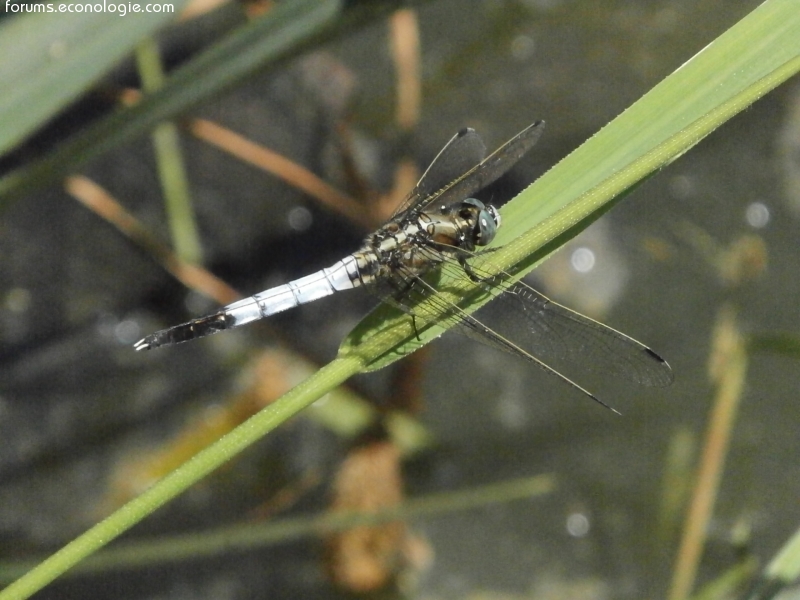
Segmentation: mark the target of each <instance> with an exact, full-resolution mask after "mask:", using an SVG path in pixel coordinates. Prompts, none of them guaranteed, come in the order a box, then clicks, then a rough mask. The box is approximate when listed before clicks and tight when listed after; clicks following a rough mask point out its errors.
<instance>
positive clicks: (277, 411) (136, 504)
mask: <svg viewBox="0 0 800 600" xmlns="http://www.w3.org/2000/svg"><path fill="white" fill-rule="evenodd" d="M360 366H361V365H360V364H359V363H358V361H357V359H355V358H350V359H341V358H340V359H337V360H335V361H333V362H331V363H330V364H328V365H327V366H325V367H323V368H322V369H320V370H319V371H317V373H316V374H315V376H314V377H313V378H311V379H309V380H308V381H306V382H304V383H301V384H300V385H298V386H297V387H295V388H294V389H293V390H291V391H290V392H289V393H288V394H286V395H284V396H283V397H282V398H281V399H280V400H278V401H277V402H274V403H273V404H271V405H270V406H268V407H266V408H265V409H263V410H262V411H261V412H259V413H257V414H256V415H254V416H252V417H251V418H250V419H248V420H247V421H245V422H244V423H243V424H241V425H239V426H238V427H237V428H236V429H234V430H233V431H232V432H231V433H229V434H227V435H225V436H223V437H221V438H220V439H219V440H218V441H217V442H215V443H214V444H212V445H211V446H209V447H208V448H206V449H204V450H202V451H201V452H199V453H197V454H196V455H195V456H194V457H192V458H191V459H190V460H188V461H187V462H186V463H184V464H183V465H181V466H180V467H178V468H177V469H175V470H174V471H172V472H171V473H170V474H169V475H167V476H166V477H164V478H163V479H161V480H159V481H158V482H157V483H156V484H155V485H153V487H151V488H149V489H148V490H147V491H145V492H144V493H142V494H141V495H140V496H137V497H136V498H134V499H133V500H131V501H130V502H128V503H127V504H125V505H124V506H123V507H122V508H120V509H119V510H117V511H115V512H114V513H113V514H112V515H110V516H109V517H107V518H106V519H104V520H103V521H101V522H100V523H98V524H97V525H95V526H94V527H92V528H91V529H89V530H88V531H87V532H85V533H83V534H82V535H80V536H78V537H77V538H75V539H74V540H73V541H71V542H70V543H69V544H67V545H66V546H64V547H63V548H61V550H59V551H58V552H56V553H55V554H53V555H51V556H50V557H49V558H47V559H46V560H44V561H43V562H41V563H39V564H38V565H37V566H36V567H35V568H34V569H32V570H31V571H29V572H28V573H26V574H25V575H23V576H22V577H20V578H19V579H17V580H16V581H15V582H14V583H12V584H11V585H9V586H8V587H7V588H5V589H3V590H2V591H0V599H1V600H10V599H12V598H13V599H20V598H28V597H29V596H30V595H31V594H33V593H35V592H37V591H38V590H40V589H42V588H43V587H44V586H46V585H47V584H48V583H50V582H51V581H53V579H55V578H56V577H58V576H59V575H61V574H62V573H63V572H64V571H66V570H67V569H69V568H71V567H73V566H74V565H75V564H77V563H78V562H80V561H81V560H83V559H84V558H86V557H87V556H89V555H90V554H92V553H94V552H95V551H96V550H98V549H99V548H102V547H103V546H105V545H106V544H107V543H108V542H110V541H111V540H113V539H114V538H116V537H117V536H119V535H120V534H121V533H123V532H124V531H126V530H128V529H129V528H130V527H132V526H133V525H135V524H136V523H138V522H139V521H141V520H142V519H144V518H145V517H146V516H147V515H149V514H150V513H151V512H153V511H155V510H156V509H157V508H158V507H159V506H161V505H162V504H164V503H166V502H168V501H169V500H171V499H172V498H174V497H175V496H177V495H178V494H180V493H181V492H183V491H185V490H186V489H187V488H188V487H189V486H191V485H192V484H194V483H196V482H197V481H198V480H200V479H202V478H203V477H204V476H205V475H207V474H208V473H210V472H211V471H213V470H214V469H216V468H217V467H219V466H220V465H222V464H224V463H225V462H227V461H228V460H229V459H230V458H231V457H233V456H235V455H237V454H239V453H240V452H242V451H243V450H244V449H245V448H247V447H248V446H250V445H251V444H253V443H254V442H256V441H258V440H259V439H261V438H262V437H263V436H265V435H266V434H267V433H269V432H270V431H272V430H273V429H275V428H276V427H277V426H278V425H280V424H281V423H283V422H285V421H286V420H287V419H289V418H290V417H292V416H294V415H295V414H296V413H297V412H299V411H300V410H302V409H303V408H305V407H307V406H309V405H310V404H312V403H313V402H314V401H315V400H317V399H318V398H319V397H320V396H321V395H322V394H324V393H326V392H328V391H330V390H331V389H333V388H334V387H336V386H338V385H340V384H341V383H343V382H344V381H345V380H346V379H348V378H349V377H350V376H352V375H353V374H354V373H356V372H358V371H359V369H360ZM321 390H322V391H321Z"/></svg>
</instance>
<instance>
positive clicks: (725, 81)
mask: <svg viewBox="0 0 800 600" xmlns="http://www.w3.org/2000/svg"><path fill="white" fill-rule="evenodd" d="M799 71H800V10H798V2H797V0H767V2H764V4H762V5H761V6H760V7H759V8H757V9H756V10H755V11H753V12H752V13H750V14H749V15H747V17H745V18H744V19H742V20H741V21H740V22H739V23H737V24H736V25H734V26H733V27H732V28H731V29H729V30H728V31H727V32H725V33H724V34H723V35H721V36H720V37H719V38H717V39H716V40H714V41H713V42H712V43H711V44H709V45H708V46H706V47H705V48H704V49H703V50H702V51H700V52H699V53H698V54H697V55H696V56H694V57H693V58H692V59H691V60H689V61H688V62H686V63H685V64H684V65H682V66H681V67H680V68H679V69H678V70H677V71H675V72H674V73H672V74H671V75H670V76H669V77H667V78H666V79H665V80H664V81H662V82H661V83H659V84H658V85H657V86H656V87H655V88H653V89H652V90H651V91H650V92H648V93H647V94H646V95H645V96H643V97H642V98H641V99H640V100H638V101H637V102H636V103H634V104H633V105H632V106H631V107H630V108H628V109H627V110H626V111H625V112H624V113H622V114H621V115H620V116H619V117H617V118H616V119H614V121H612V122H611V123H609V124H608V125H607V126H606V127H604V128H603V129H602V130H601V131H600V132H598V133H597V134H596V135H595V136H593V137H592V138H591V139H590V140H589V141H587V142H586V143H584V144H583V145H582V146H580V147H579V148H578V149H577V150H575V151H574V152H573V153H572V154H570V155H569V156H567V157H566V158H565V159H564V160H562V161H561V162H560V163H559V164H558V165H556V166H555V167H554V168H553V169H551V170H550V171H549V172H547V173H546V174H545V175H544V176H542V177H541V178H539V179H538V180H537V181H536V182H535V183H534V184H533V185H531V186H529V187H528V188H527V189H526V190H524V191H523V192H522V193H521V194H520V195H519V196H517V197H516V198H514V199H513V200H512V201H510V202H509V203H508V204H506V205H505V206H504V207H503V210H502V216H503V227H501V228H500V230H499V231H498V235H497V238H496V240H495V244H494V245H496V246H501V247H500V249H499V250H497V251H496V252H492V253H490V254H488V255H485V256H484V257H482V261H481V267H482V268H483V269H485V270H487V271H490V272H492V271H494V272H497V271H500V270H503V271H508V272H511V273H513V274H514V275H515V277H517V278H519V277H521V276H523V275H524V274H526V273H528V272H529V271H531V270H532V269H533V268H534V267H536V265H537V264H539V263H540V262H541V261H542V260H544V259H545V258H546V257H547V256H548V255H549V254H551V253H552V252H553V251H555V250H556V249H557V248H559V247H560V246H561V245H563V244H564V243H565V242H566V241H568V240H569V239H571V238H572V237H574V236H575V235H577V234H578V233H579V232H580V231H582V230H583V229H585V228H586V227H587V226H588V225H590V224H591V223H592V222H594V221H595V220H596V219H597V218H599V217H600V216H602V214H604V212H606V211H607V210H609V209H610V208H611V207H612V206H613V204H614V203H615V202H618V201H619V200H620V199H621V198H622V197H623V196H624V195H625V194H626V193H627V192H629V191H630V190H631V189H632V188H633V187H634V186H636V185H637V184H638V183H640V182H641V181H642V180H644V179H645V178H646V177H648V176H650V175H652V174H653V173H654V172H656V171H657V170H659V169H661V168H662V167H664V166H666V165H668V164H669V163H671V162H672V161H674V160H675V159H677V158H678V157H679V156H681V155H682V154H684V153H685V152H687V151H688V150H689V149H690V148H692V146H694V145H695V144H697V143H698V142H699V141H700V140H702V139H703V138H704V137H705V136H707V135H708V134H709V133H711V132H712V131H713V130H714V129H715V128H717V127H719V126H720V125H721V124H722V123H724V122H725V121H727V120H728V119H730V118H731V117H732V116H734V115H735V114H737V113H739V112H741V111H742V110H744V109H745V108H746V107H747V106H749V105H750V104H752V103H753V102H755V101H756V100H758V99H759V98H760V97H761V96H763V95H764V94H766V93H767V92H768V91H770V90H771V89H773V88H775V87H776V86H778V85H779V84H781V83H783V82H784V81H786V80H787V79H789V78H790V77H791V76H793V75H795V74H796V73H798V72H799ZM504 244H505V245H504ZM443 287H444V288H445V289H446V290H447V295H448V298H447V299H449V300H451V301H454V302H457V303H458V304H459V306H460V307H461V308H462V309H464V310H465V311H467V312H470V311H473V310H475V309H477V308H479V307H480V306H481V305H482V304H483V303H485V302H486V301H487V299H488V298H487V297H486V295H485V294H483V293H482V290H481V289H480V287H479V286H476V285H475V284H473V283H472V282H471V281H469V280H468V279H466V278H463V279H462V280H459V281H453V282H450V281H444V282H443ZM421 312H424V311H421ZM441 333H442V329H441V328H439V327H429V328H428V329H427V330H425V331H421V332H419V331H417V330H416V329H415V327H413V326H412V323H411V320H410V318H409V317H408V316H407V315H404V314H403V313H401V312H400V311H398V310H396V309H393V308H391V307H388V306H381V307H379V308H378V309H376V310H375V311H374V312H373V313H371V314H370V315H368V317H367V318H366V319H364V321H362V322H361V323H360V324H359V326H358V327H356V329H355V330H354V331H353V332H352V334H351V335H350V336H349V337H348V338H347V339H346V340H345V342H344V343H343V345H342V348H341V350H340V352H341V353H342V354H343V355H345V356H346V355H348V354H349V353H351V352H356V353H362V352H363V343H364V342H365V340H366V339H368V338H370V337H372V336H375V335H381V336H387V335H388V336H391V340H392V341H391V342H389V341H387V342H386V344H385V345H386V346H387V347H388V348H389V349H388V350H387V352H386V353H384V354H383V355H381V356H377V357H372V358H368V359H367V362H368V363H369V364H370V368H371V369H378V368H382V367H384V366H386V365H387V364H390V363H391V362H393V361H395V360H397V359H398V358H401V357H402V356H404V355H406V354H408V353H410V352H412V351H413V350H415V349H416V348H418V347H419V346H420V345H421V344H423V343H426V342H428V341H430V340H431V339H433V338H435V337H437V336H439V335H441ZM417 336H418V337H417Z"/></svg>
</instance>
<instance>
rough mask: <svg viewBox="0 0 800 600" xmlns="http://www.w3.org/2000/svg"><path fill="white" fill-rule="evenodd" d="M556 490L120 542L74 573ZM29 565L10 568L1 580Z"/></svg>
mask: <svg viewBox="0 0 800 600" xmlns="http://www.w3.org/2000/svg"><path fill="white" fill-rule="evenodd" d="M554 488H555V480H554V478H553V477H552V476H551V475H536V476H534V477H525V478H521V479H512V480H510V481H502V482H499V483H492V484H487V485H483V486H478V487H474V488H469V489H464V490H457V491H452V492H439V493H436V494H429V495H426V496H423V497H420V498H412V499H410V500H407V501H405V502H403V503H402V504H398V505H397V506H392V507H389V508H383V509H381V510H377V511H375V512H353V511H347V512H328V513H324V514H320V515H315V516H310V517H296V518H287V519H280V520H276V521H273V522H267V523H247V524H244V525H234V526H229V527H224V528H220V529H215V530H213V531H207V532H202V533H192V534H186V535H177V536H169V537H163V538H156V539H150V540H140V541H136V542H129V543H127V544H124V545H122V544H120V545H119V546H118V547H115V548H112V549H109V550H106V551H103V552H99V553H97V554H95V555H94V556H93V557H92V558H90V559H88V560H86V561H85V562H84V563H82V564H81V565H80V567H78V568H76V569H75V570H74V571H73V573H74V574H75V575H78V574H85V573H97V572H105V571H108V570H109V569H132V568H142V567H147V566H151V565H159V566H164V565H165V564H167V563H170V562H177V561H184V560H196V559H198V558H203V557H208V556H213V555H217V554H227V553H230V552H232V551H243V550H247V549H250V548H258V547H262V546H267V545H271V544H279V543H284V542H287V541H290V540H293V539H297V538H301V537H307V536H311V535H324V534H329V533H333V532H337V531H346V530H348V529H351V528H353V527H358V526H370V527H372V526H376V525H381V524H384V523H389V522H392V521H410V520H411V519H417V518H421V517H432V516H436V515H440V514H450V513H453V512H456V511H464V510H473V509H476V508H480V507H483V506H487V505H491V504H498V503H506V502H512V501H514V500H522V499H529V498H533V497H538V496H543V495H545V494H549V493H550V492H552V491H553V489H554ZM25 566H28V565H22V564H19V565H13V564H7V565H5V566H4V568H3V571H2V572H1V573H0V582H1V581H2V580H3V579H8V578H10V577H11V576H13V575H14V574H15V573H16V572H18V571H20V570H22V569H23V568H24V567H25Z"/></svg>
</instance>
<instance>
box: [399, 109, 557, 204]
mask: <svg viewBox="0 0 800 600" xmlns="http://www.w3.org/2000/svg"><path fill="white" fill-rule="evenodd" d="M543 130H544V121H537V122H536V123H534V124H533V125H530V126H528V127H527V128H525V129H523V130H522V131H520V132H519V133H518V134H517V135H515V136H514V137H513V138H511V139H510V140H509V141H507V142H506V143H505V144H503V145H502V146H500V147H499V148H498V149H497V150H495V151H494V152H493V153H492V154H491V155H490V156H488V157H487V158H485V159H484V156H485V155H486V146H484V144H483V140H481V138H480V136H479V135H478V134H477V133H476V132H475V130H474V129H469V128H467V129H462V130H461V131H459V132H458V133H457V134H456V135H455V136H453V138H452V139H451V140H450V141H449V142H447V144H446V145H445V147H444V148H442V151H441V152H439V154H438V156H437V157H436V158H435V159H434V160H433V162H432V163H431V164H430V166H429V167H428V169H427V170H426V171H425V173H424V174H423V175H422V178H421V179H420V180H419V183H417V185H416V187H415V188H414V189H413V190H412V191H411V193H410V194H409V195H408V197H407V198H406V199H405V200H404V201H403V203H402V204H401V205H400V207H399V208H398V209H397V211H396V212H395V216H394V217H393V219H398V218H402V217H403V216H405V214H406V213H407V212H409V211H410V210H412V209H413V210H415V211H424V210H426V208H427V207H429V206H430V205H432V204H434V203H436V204H441V205H444V206H447V205H449V204H452V203H453V202H458V201H459V200H463V199H464V198H468V197H469V196H471V195H472V194H474V193H475V192H477V191H479V190H481V189H483V188H484V187H486V186H487V185H489V184H491V183H493V182H494V181H496V180H497V179H498V178H499V177H500V176H502V175H503V174H505V173H506V172H507V171H508V170H509V169H510V168H511V167H513V166H514V165H515V164H516V163H517V162H518V161H519V159H520V158H522V156H523V155H524V154H525V153H526V152H528V150H530V149H531V148H532V147H533V146H534V144H536V142H537V141H538V140H539V136H541V134H542V131H543Z"/></svg>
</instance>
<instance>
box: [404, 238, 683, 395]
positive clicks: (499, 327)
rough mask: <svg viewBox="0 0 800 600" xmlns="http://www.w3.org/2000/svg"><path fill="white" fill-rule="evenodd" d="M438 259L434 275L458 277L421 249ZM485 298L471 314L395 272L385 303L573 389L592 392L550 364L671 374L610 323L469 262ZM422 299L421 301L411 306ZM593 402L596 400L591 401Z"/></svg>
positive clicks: (650, 382) (635, 374) (660, 379)
mask: <svg viewBox="0 0 800 600" xmlns="http://www.w3.org/2000/svg"><path fill="white" fill-rule="evenodd" d="M424 251H425V252H430V253H431V256H430V258H431V259H432V260H438V261H441V265H440V267H439V269H441V271H442V273H445V274H447V275H453V276H455V277H464V276H466V275H465V273H464V268H463V267H462V266H461V265H460V264H459V263H458V261H456V260H454V259H453V258H452V257H450V256H446V255H444V254H442V253H441V252H439V251H438V250H435V249H431V248H426V249H424ZM471 270H472V271H473V273H474V274H475V275H476V276H477V277H479V278H481V279H483V280H484V283H483V284H482V286H483V287H484V290H485V291H486V293H488V294H490V295H491V296H493V298H494V299H493V300H492V301H491V302H489V303H488V304H487V305H486V306H485V307H483V308H481V309H480V310H478V311H477V312H476V313H475V314H474V315H467V314H466V313H464V312H463V311H462V310H461V309H460V308H459V307H458V306H455V305H453V304H451V303H450V302H448V301H447V300H446V299H445V298H444V297H443V296H442V295H441V294H439V293H438V292H436V290H435V289H434V288H433V287H432V285H431V284H430V283H428V282H427V281H426V280H425V279H424V278H420V277H417V276H415V275H413V274H411V273H403V274H402V275H401V274H398V275H397V276H396V277H395V281H394V283H393V284H392V289H393V290H394V297H393V301H392V303H393V304H395V305H399V306H400V307H401V308H403V309H404V310H407V312H409V313H410V314H412V315H414V318H415V322H416V324H417V327H419V328H421V327H423V326H424V325H427V324H431V323H442V324H452V325H456V326H458V328H459V329H460V330H461V332H462V333H465V334H467V335H468V336H469V337H471V338H474V339H477V340H478V341H481V342H483V343H485V344H487V345H489V346H492V347H495V348H499V349H501V350H504V351H506V352H509V353H511V354H514V355H516V356H518V357H520V358H523V359H525V360H528V361H530V362H534V363H536V364H537V365H538V366H540V367H542V368H544V369H545V370H547V371H548V372H550V373H551V374H554V375H557V376H558V377H560V378H561V379H563V380H565V381H566V382H568V383H569V384H570V385H572V386H573V387H575V388H577V389H579V390H580V391H581V392H583V393H585V394H587V395H589V396H591V397H592V398H593V399H595V400H597V398H596V397H595V396H594V395H592V394H591V393H589V392H587V391H586V390H585V389H583V388H581V387H580V386H578V385H577V384H575V383H574V382H573V381H571V380H570V379H568V378H567V377H565V376H564V375H563V374H561V373H560V372H559V371H558V370H557V369H556V367H560V366H562V365H567V364H572V365H577V366H579V367H581V368H583V369H585V370H588V371H596V372H609V373H612V374H614V375H618V376H621V377H623V378H625V379H627V380H629V381H633V382H635V383H638V384H641V385H646V386H654V387H662V386H666V385H669V384H670V383H671V382H672V380H673V375H672V370H671V369H670V367H669V365H668V364H667V362H666V361H665V360H664V359H663V358H661V357H660V356H659V355H658V354H656V353H655V352H654V351H653V350H651V349H650V348H648V347H647V346H645V345H644V344H641V343H640V342H638V341H636V340H635V339H633V338H631V337H629V336H627V335H625V334H624V333H621V332H619V331H617V330H615V329H612V328H611V327H607V326H606V325H603V324H602V323H599V322H598V321H595V320H593V319H590V318H588V317H585V316H583V315H581V314H579V313H576V312H574V311H572V310H570V309H568V308H566V307H564V306H562V305H560V304H558V303H556V302H553V301H552V300H550V299H549V298H547V297H546V296H544V295H543V294H541V293H539V292H538V291H536V290H535V289H533V288H532V287H530V286H528V285H526V284H525V283H522V282H516V283H507V281H506V280H507V279H508V277H509V276H508V275H507V274H505V273H503V274H501V275H494V276H490V275H489V274H488V273H484V272H481V271H480V270H479V269H477V268H475V267H472V268H471ZM422 300H427V302H426V303H425V304H419V302H421V301H422ZM598 401H599V400H598Z"/></svg>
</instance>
